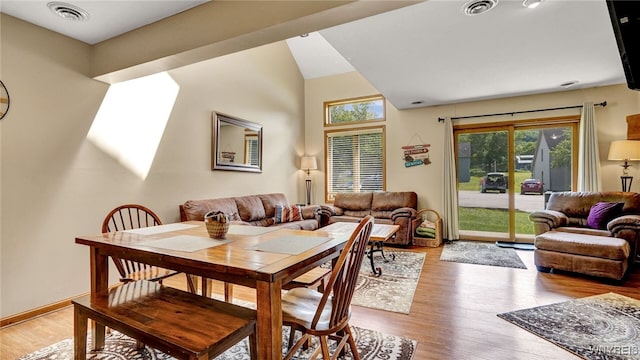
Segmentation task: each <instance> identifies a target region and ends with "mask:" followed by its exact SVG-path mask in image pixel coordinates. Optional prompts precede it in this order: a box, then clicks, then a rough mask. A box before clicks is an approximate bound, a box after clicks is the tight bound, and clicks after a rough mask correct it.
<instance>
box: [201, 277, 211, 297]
mask: <svg viewBox="0 0 640 360" xmlns="http://www.w3.org/2000/svg"><path fill="white" fill-rule="evenodd" d="M212 285H213V284H212V282H211V279H207V278H206V277H204V276H203V277H202V296H204V297H209V298H210V297H211V292H212V290H213V289H212V288H213V286H212Z"/></svg>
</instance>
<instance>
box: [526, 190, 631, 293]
mask: <svg viewBox="0 0 640 360" xmlns="http://www.w3.org/2000/svg"><path fill="white" fill-rule="evenodd" d="M599 202H609V203H623V205H622V209H621V212H620V213H618V214H617V215H615V216H613V217H611V218H608V219H606V220H605V221H604V222H603V226H602V228H593V227H590V226H589V224H588V223H589V221H588V218H589V214H590V212H591V209H592V207H593V206H594V205H596V204H597V203H599ZM592 215H593V214H592ZM529 219H530V220H531V221H532V222H533V224H534V229H535V234H536V240H535V245H536V250H535V253H534V261H535V264H536V266H537V267H538V270H540V271H545V272H548V271H549V270H551V269H558V270H565V271H571V272H577V273H582V274H587V275H593V276H600V277H608V278H612V279H618V280H619V279H621V278H622V277H623V276H624V273H625V271H626V270H627V268H628V267H629V266H633V265H634V264H637V263H639V262H640V258H639V257H638V256H639V254H638V247H639V246H640V194H638V193H632V192H557V193H552V194H551V196H550V197H549V201H548V203H547V206H546V209H545V210H542V211H535V212H533V213H531V214H530V215H529ZM605 224H606V225H605ZM620 240H624V241H620Z"/></svg>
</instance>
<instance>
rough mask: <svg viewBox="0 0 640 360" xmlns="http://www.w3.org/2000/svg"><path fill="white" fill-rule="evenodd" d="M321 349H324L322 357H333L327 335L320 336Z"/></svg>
mask: <svg viewBox="0 0 640 360" xmlns="http://www.w3.org/2000/svg"><path fill="white" fill-rule="evenodd" d="M319 338H320V349H321V350H322V358H323V359H331V355H330V354H329V342H328V337H327V336H320V337H319Z"/></svg>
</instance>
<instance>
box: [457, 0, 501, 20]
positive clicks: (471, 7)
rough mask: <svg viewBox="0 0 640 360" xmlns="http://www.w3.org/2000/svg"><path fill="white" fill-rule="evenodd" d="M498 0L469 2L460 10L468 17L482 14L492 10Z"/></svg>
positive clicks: (473, 0)
mask: <svg viewBox="0 0 640 360" xmlns="http://www.w3.org/2000/svg"><path fill="white" fill-rule="evenodd" d="M497 4H498V0H471V1H469V2H467V3H466V4H464V6H463V7H462V10H463V11H464V13H465V14H467V15H469V16H473V15H480V14H484V13H486V12H487V11H489V10H491V9H493V8H494V7H495V6H496V5H497Z"/></svg>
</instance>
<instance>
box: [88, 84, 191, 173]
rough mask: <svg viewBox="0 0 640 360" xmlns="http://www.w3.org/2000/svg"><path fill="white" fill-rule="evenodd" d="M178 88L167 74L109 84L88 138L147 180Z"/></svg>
mask: <svg viewBox="0 0 640 360" xmlns="http://www.w3.org/2000/svg"><path fill="white" fill-rule="evenodd" d="M179 89H180V86H179V85H178V84H177V83H176V82H175V81H174V80H173V79H172V78H171V76H169V74H167V73H166V72H163V73H158V74H154V75H150V76H146V77H143V78H139V79H134V80H129V81H124V82H121V83H118V84H113V85H111V86H110V87H109V90H108V91H107V94H106V95H105V98H104V100H103V101H102V104H101V105H100V109H99V110H98V113H97V115H96V117H95V119H94V120H93V124H92V125H91V129H89V133H88V134H87V139H89V140H90V141H91V142H93V143H94V144H95V145H96V146H98V147H99V148H100V149H102V150H103V151H104V152H106V153H107V154H109V155H111V156H112V157H113V158H114V159H116V160H117V161H118V162H120V163H121V164H122V165H123V166H124V167H126V168H127V169H129V170H130V171H131V172H133V173H134V174H136V175H137V176H138V177H140V178H141V179H142V180H144V179H146V177H147V175H148V173H149V170H150V169H151V165H152V163H153V159H154V158H155V155H156V152H157V150H158V146H159V144H160V140H161V139H162V134H163V133H164V129H165V127H166V125H167V121H168V120H169V115H170V114H171V110H172V109H173V105H174V103H175V101H176V98H177V96H178V91H179Z"/></svg>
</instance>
